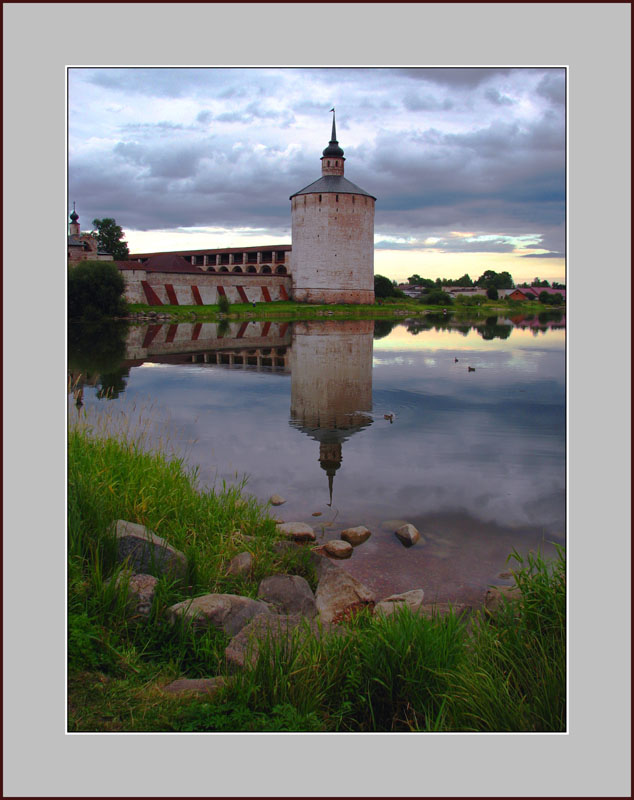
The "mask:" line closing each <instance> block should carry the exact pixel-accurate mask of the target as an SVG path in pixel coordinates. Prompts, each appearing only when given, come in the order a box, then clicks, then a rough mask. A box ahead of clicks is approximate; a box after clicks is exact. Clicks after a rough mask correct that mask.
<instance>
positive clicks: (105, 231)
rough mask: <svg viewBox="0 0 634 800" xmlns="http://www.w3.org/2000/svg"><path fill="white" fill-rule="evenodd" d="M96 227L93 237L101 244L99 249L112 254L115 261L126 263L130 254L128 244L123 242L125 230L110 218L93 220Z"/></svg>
mask: <svg viewBox="0 0 634 800" xmlns="http://www.w3.org/2000/svg"><path fill="white" fill-rule="evenodd" d="M92 224H93V225H94V226H95V230H94V231H93V234H92V235H93V236H94V237H95V238H96V239H97V241H98V242H99V247H101V248H102V249H103V250H105V251H106V253H110V254H111V255H112V257H113V258H114V260H115V261H125V260H126V259H127V257H128V255H129V253H130V251H129V250H128V243H127V242H124V241H122V239H123V229H122V228H121V226H120V225H117V223H116V221H115V220H114V219H112V218H110V217H105V218H104V219H93V221H92Z"/></svg>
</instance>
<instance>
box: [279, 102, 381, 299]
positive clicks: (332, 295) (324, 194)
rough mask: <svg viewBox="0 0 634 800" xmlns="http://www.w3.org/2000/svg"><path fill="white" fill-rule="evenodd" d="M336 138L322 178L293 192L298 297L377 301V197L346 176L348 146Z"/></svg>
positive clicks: (327, 153) (334, 135)
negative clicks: (375, 262)
mask: <svg viewBox="0 0 634 800" xmlns="http://www.w3.org/2000/svg"><path fill="white" fill-rule="evenodd" d="M332 112H333V116H332V137H331V139H330V143H329V145H328V147H327V148H326V149H325V150H324V152H323V155H322V157H321V175H322V177H321V178H319V180H317V181H315V182H314V183H311V184H310V185H309V186H306V188H305V189H301V190H300V191H299V192H296V193H295V194H293V195H291V197H290V201H291V221H292V237H293V249H292V251H291V270H292V276H293V289H292V292H293V299H294V300H300V301H306V302H309V303H373V302H374V204H375V202H376V198H375V197H372V195H370V194H368V193H367V192H366V191H364V190H363V189H361V188H360V187H359V186H356V185H355V184H354V183H352V182H351V181H349V180H347V178H344V176H343V171H344V168H343V162H344V161H345V158H344V157H343V150H342V149H341V147H339V143H338V141H337V131H336V128H335V115H334V108H333V109H332Z"/></svg>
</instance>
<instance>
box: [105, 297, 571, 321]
mask: <svg viewBox="0 0 634 800" xmlns="http://www.w3.org/2000/svg"><path fill="white" fill-rule="evenodd" d="M444 308H446V311H447V313H446V315H445V314H444V313H443V309H444ZM129 309H130V310H129V313H128V314H127V315H126V316H125V317H120V318H119V319H126V320H128V321H131V322H140V321H152V320H153V319H155V318H159V319H168V320H170V321H172V322H192V321H200V322H202V321H206V322H216V321H217V322H221V321H223V320H227V321H228V322H231V321H234V320H245V319H248V320H255V321H257V320H274V319H279V320H282V321H284V322H294V321H301V320H312V319H321V318H325V319H390V318H393V319H395V320H399V319H403V318H404V317H417V316H438V315H440V316H443V317H444V316H446V317H447V318H453V319H461V320H465V321H467V320H468V319H475V320H479V319H486V318H487V317H491V316H502V315H505V316H511V315H513V314H516V315H520V314H531V315H536V314H540V313H544V312H549V311H555V312H559V313H562V314H565V311H566V307H565V305H564V306H545V305H543V304H542V303H531V302H512V303H508V302H502V303H500V302H499V301H489V302H488V303H482V304H481V305H473V306H471V305H463V304H460V303H454V304H452V305H448V306H446V307H443V306H432V305H423V304H422V303H419V302H417V301H397V302H382V303H375V304H373V305H362V304H359V305H343V304H342V305H325V304H324V305H309V304H307V303H295V302H292V301H280V302H271V303H258V304H256V305H255V307H254V306H253V305H252V304H249V303H235V304H233V305H231V306H230V308H229V311H228V312H227V313H222V312H221V311H220V310H219V307H218V306H217V305H215V306H195V305H192V306H167V305H164V306H149V305H143V304H130V305H129Z"/></svg>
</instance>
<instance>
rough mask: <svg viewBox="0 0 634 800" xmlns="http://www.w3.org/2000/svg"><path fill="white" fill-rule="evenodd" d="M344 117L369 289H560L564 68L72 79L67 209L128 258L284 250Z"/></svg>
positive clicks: (162, 73)
mask: <svg viewBox="0 0 634 800" xmlns="http://www.w3.org/2000/svg"><path fill="white" fill-rule="evenodd" d="M333 106H335V108H336V109H337V133H338V139H339V143H340V145H341V147H343V149H344V151H345V156H346V164H345V167H346V177H347V178H349V179H350V180H351V181H353V182H354V183H356V184H358V185H359V186H361V187H362V188H363V189H365V190H366V191H367V192H369V193H370V194H373V195H375V196H376V197H377V204H376V219H375V272H377V273H381V274H384V275H387V276H389V277H390V278H395V279H398V280H401V279H405V278H407V276H408V275H411V274H412V273H414V272H417V273H419V274H421V275H423V276H427V277H434V278H435V277H443V276H444V277H458V276H460V275H462V274H464V273H465V272H468V273H469V274H470V275H471V277H472V278H476V277H478V275H480V274H481V273H482V272H483V271H484V270H485V269H495V270H502V269H507V270H509V271H510V272H511V274H512V275H513V277H514V279H515V280H516V281H522V280H525V279H527V278H528V279H530V278H532V277H534V276H540V277H542V278H549V279H551V280H552V279H555V280H561V279H563V277H564V274H565V273H564V270H565V261H564V255H565V198H566V194H565V193H566V183H565V170H566V155H565V144H566V142H565V119H566V117H565V70H563V69H561V68H553V69H546V68H535V69H526V68H509V69H503V68H491V69H486V68H473V69H470V68H455V69H452V68H438V69H433V68H420V69H418V68H402V69H386V68H382V69H364V68H359V69H352V68H345V69H341V68H330V69H325V68H302V69H296V68H258V69H240V68H231V69H217V68H213V69H191V68H184V69H174V68H155V69H144V68H127V69H123V68H104V69H96V68H89V69H88V68H87V69H81V68H72V69H70V70H69V94H68V126H69V131H68V147H69V197H68V199H69V202H70V207H71V208H72V202H73V201H76V203H77V211H78V213H79V215H80V222H81V225H82V230H83V229H89V228H90V226H91V221H92V219H94V218H95V217H114V218H115V219H116V220H117V222H118V224H120V225H121V226H122V227H123V229H124V230H125V233H126V239H127V241H128V243H129V245H130V250H131V252H135V251H136V252H148V251H156V250H182V249H188V248H197V247H231V246H254V245H260V244H262V245H269V244H274V243H280V244H282V243H290V241H291V228H290V222H291V219H290V202H289V195H291V194H293V193H294V192H296V191H298V190H299V189H301V188H303V187H304V186H306V185H307V184H309V183H311V182H312V181H314V180H316V179H317V178H318V177H319V176H320V174H321V164H320V161H319V158H320V156H321V151H322V150H323V148H324V147H325V146H326V145H327V143H328V140H329V139H330V127H331V119H332V115H331V114H330V113H329V109H330V108H332V107H333Z"/></svg>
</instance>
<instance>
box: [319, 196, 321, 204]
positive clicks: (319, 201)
mask: <svg viewBox="0 0 634 800" xmlns="http://www.w3.org/2000/svg"><path fill="white" fill-rule="evenodd" d="M319 202H320V203H321V195H319Z"/></svg>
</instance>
